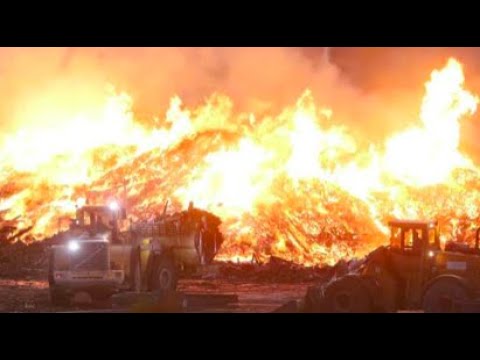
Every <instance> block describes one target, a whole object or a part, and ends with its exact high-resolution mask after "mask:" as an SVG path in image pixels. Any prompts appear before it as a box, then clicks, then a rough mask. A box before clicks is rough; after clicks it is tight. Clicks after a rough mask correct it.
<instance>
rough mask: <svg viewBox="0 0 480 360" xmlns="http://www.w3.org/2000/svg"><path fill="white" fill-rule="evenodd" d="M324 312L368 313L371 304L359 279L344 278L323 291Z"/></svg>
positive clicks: (367, 291)
mask: <svg viewBox="0 0 480 360" xmlns="http://www.w3.org/2000/svg"><path fill="white" fill-rule="evenodd" d="M325 310H326V311H327V312H332V313H370V312H373V302H372V298H371V295H370V293H369V290H368V288H367V287H366V286H364V285H363V284H362V281H361V280H360V279H359V278H356V277H351V276H346V277H343V278H340V279H338V280H335V281H334V282H332V283H331V284H329V285H328V286H327V288H326V290H325Z"/></svg>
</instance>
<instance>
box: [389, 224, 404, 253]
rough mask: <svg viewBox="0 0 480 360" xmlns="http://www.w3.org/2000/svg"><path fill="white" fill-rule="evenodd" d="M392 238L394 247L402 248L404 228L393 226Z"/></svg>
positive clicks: (391, 242) (391, 230) (391, 243)
mask: <svg viewBox="0 0 480 360" xmlns="http://www.w3.org/2000/svg"><path fill="white" fill-rule="evenodd" d="M390 233H391V234H392V235H391V238H390V245H391V246H392V248H395V249H401V248H402V238H401V236H402V230H401V229H400V228H395V227H394V228H391V229H390Z"/></svg>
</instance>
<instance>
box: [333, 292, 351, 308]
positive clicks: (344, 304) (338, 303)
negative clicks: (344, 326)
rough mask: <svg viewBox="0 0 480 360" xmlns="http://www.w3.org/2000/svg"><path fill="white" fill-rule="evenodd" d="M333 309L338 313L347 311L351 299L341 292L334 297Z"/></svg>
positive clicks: (347, 294) (348, 295)
mask: <svg viewBox="0 0 480 360" xmlns="http://www.w3.org/2000/svg"><path fill="white" fill-rule="evenodd" d="M334 303H335V308H336V309H337V310H339V311H348V310H350V307H351V297H350V294H349V293H346V292H342V293H339V294H337V295H336V296H335V300H334Z"/></svg>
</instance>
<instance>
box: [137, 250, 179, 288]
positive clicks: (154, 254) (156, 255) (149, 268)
mask: <svg viewBox="0 0 480 360" xmlns="http://www.w3.org/2000/svg"><path fill="white" fill-rule="evenodd" d="M162 256H173V255H172V250H171V249H168V248H165V247H158V248H156V249H155V250H154V251H151V252H150V254H149V256H148V260H147V265H146V267H145V273H144V274H142V277H143V279H145V281H146V285H147V288H148V290H151V289H152V275H153V273H154V271H155V268H156V266H157V263H158V260H159V259H160V258H161V257H162ZM142 282H143V280H142Z"/></svg>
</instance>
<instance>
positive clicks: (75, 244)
mask: <svg viewBox="0 0 480 360" xmlns="http://www.w3.org/2000/svg"><path fill="white" fill-rule="evenodd" d="M78 249H80V245H79V244H78V241H75V240H72V241H70V242H69V243H68V250H70V251H71V252H75V251H77V250H78Z"/></svg>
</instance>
